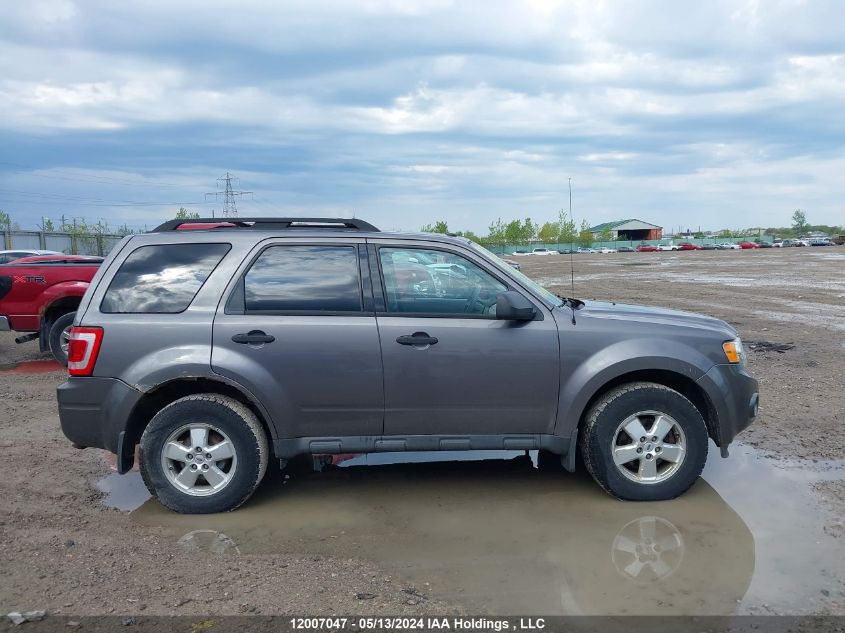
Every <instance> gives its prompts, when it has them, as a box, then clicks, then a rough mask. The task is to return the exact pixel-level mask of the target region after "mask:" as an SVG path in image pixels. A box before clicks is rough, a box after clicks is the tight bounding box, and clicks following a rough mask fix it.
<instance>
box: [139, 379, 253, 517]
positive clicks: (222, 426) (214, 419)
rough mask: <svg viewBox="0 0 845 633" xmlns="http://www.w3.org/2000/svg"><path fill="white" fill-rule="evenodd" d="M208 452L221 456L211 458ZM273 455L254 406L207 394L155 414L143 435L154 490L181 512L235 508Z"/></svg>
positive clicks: (145, 473)
mask: <svg viewBox="0 0 845 633" xmlns="http://www.w3.org/2000/svg"><path fill="white" fill-rule="evenodd" d="M203 433H205V436H204V439H203ZM226 443H228V444H226ZM197 444H199V445H200V447H201V448H202V450H201V451H200V452H197V451H196V445H197ZM207 451H215V452H216V455H215V456H214V457H211V458H209V457H207V456H208V455H212V453H210V452H207ZM268 456H269V448H268V442H267V435H266V433H265V432H264V429H263V427H262V426H261V423H260V422H259V421H258V418H257V417H256V416H255V414H254V413H253V412H252V411H250V410H249V409H248V408H247V407H246V406H245V405H244V404H242V403H240V402H238V401H237V400H234V399H233V398H229V397H227V396H222V395H219V394H214V393H204V394H196V395H191V396H185V397H184V398H180V399H179V400H176V401H175V402H172V403H170V404H169V405H167V406H166V407H164V408H163V409H162V410H161V411H159V412H158V413H157V414H156V415H155V416H154V417H153V419H152V420H151V421H150V423H149V424H148V425H147V428H146V429H145V430H144V433H143V435H142V436H141V454H140V469H141V476H142V477H143V479H144V483H145V484H146V486H147V489H149V491H150V493H151V494H152V495H153V496H154V497H156V498H157V499H158V500H159V501H160V502H161V503H162V504H163V505H165V506H166V507H168V508H170V509H171V510H173V511H175V512H180V513H183V514H207V513H211V512H229V511H231V510H234V509H236V508H237V507H238V506H240V505H241V504H243V503H244V502H245V501H246V500H247V499H249V497H250V496H251V495H252V493H253V492H255V489H256V488H257V487H258V484H259V483H261V480H262V478H263V477H264V473H265V471H266V470H267V460H268ZM215 457H219V459H218V458H215ZM206 477H208V479H206ZM192 479H193V481H192Z"/></svg>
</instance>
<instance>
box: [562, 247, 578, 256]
mask: <svg viewBox="0 0 845 633" xmlns="http://www.w3.org/2000/svg"><path fill="white" fill-rule="evenodd" d="M577 252H578V251H577V250H575V249H574V248H572V249H570V248H561V249H559V250H558V253H559V254H560V255H571V254H572V253H577Z"/></svg>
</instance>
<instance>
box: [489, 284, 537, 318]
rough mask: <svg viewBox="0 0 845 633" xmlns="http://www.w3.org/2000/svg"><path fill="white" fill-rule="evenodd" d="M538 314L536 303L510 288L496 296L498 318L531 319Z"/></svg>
mask: <svg viewBox="0 0 845 633" xmlns="http://www.w3.org/2000/svg"><path fill="white" fill-rule="evenodd" d="M536 315H537V309H536V308H535V307H534V305H533V304H532V303H531V302H530V301H528V299H526V298H525V297H523V296H522V295H521V294H519V293H518V292H514V291H513V290H508V291H507V292H503V293H502V294H500V295H499V296H498V297H496V318H497V319H501V320H504V321H531V320H532V319H533V318H534V317H535V316H536Z"/></svg>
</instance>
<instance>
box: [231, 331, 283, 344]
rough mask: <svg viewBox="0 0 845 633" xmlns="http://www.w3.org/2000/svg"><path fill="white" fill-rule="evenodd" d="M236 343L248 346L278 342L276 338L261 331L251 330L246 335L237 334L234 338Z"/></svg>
mask: <svg viewBox="0 0 845 633" xmlns="http://www.w3.org/2000/svg"><path fill="white" fill-rule="evenodd" d="M232 340H233V341H234V342H235V343H244V344H247V345H259V344H262V343H272V342H273V341H275V340H276V337H275V336H272V335H270V334H265V333H264V332H262V331H261V330H251V331H249V332H247V333H245V334H235V335H234V336H233V337H232Z"/></svg>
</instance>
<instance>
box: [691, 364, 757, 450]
mask: <svg viewBox="0 0 845 633" xmlns="http://www.w3.org/2000/svg"><path fill="white" fill-rule="evenodd" d="M698 384H699V385H700V386H701V387H702V388H703V389H704V391H706V392H707V395H708V397H709V399H710V402H711V403H712V405H713V407H714V408H715V410H716V411H715V413H716V418H717V420H718V424H717V427H716V429H714V431H715V435H716V437H714V438H713V441H715V442H716V445H717V446H719V447H722V448H725V447H727V446H728V444H730V443H731V442H732V441H733V439H734V438H735V437H736V436H737V435H738V434H739V432H740V431H742V430H743V429H745V428H746V427H748V426H749V425H750V424H751V423H752V422H753V421H754V418H756V417H757V410H758V407H759V405H760V395H759V385H758V383H757V379H756V378H754V376H752V375H751V374H749V373H748V370H747V369H746V368H745V367H742V366H741V365H715V366H714V367H713V368H712V369H710V371H708V372H707V373H706V374H704V375H703V376H702V377H701V378H699V379H698Z"/></svg>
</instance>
